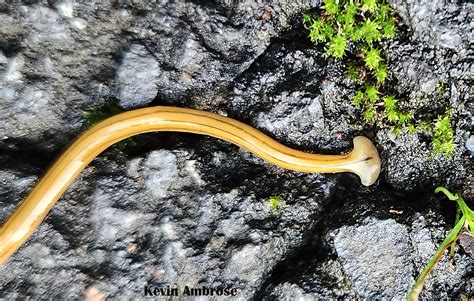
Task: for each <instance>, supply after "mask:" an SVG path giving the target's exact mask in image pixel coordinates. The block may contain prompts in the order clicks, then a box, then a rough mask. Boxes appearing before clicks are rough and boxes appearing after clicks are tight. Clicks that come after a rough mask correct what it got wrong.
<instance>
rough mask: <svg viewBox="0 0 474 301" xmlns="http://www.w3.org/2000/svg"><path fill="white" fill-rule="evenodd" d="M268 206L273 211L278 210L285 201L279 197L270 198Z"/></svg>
mask: <svg viewBox="0 0 474 301" xmlns="http://www.w3.org/2000/svg"><path fill="white" fill-rule="evenodd" d="M268 204H269V205H270V208H272V209H273V210H278V209H280V207H281V205H282V204H283V200H282V199H281V198H280V197H279V196H276V195H274V196H271V197H269V198H268Z"/></svg>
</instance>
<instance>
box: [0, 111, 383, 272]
mask: <svg viewBox="0 0 474 301" xmlns="http://www.w3.org/2000/svg"><path fill="white" fill-rule="evenodd" d="M155 131H167V132H187V133H195V134H201V135H209V136H212V137H216V138H220V139H223V140H226V141H229V142H231V143H233V144H236V145H238V146H240V147H242V148H245V149H247V150H249V151H250V152H252V153H254V154H255V155H257V156H259V157H260V158H262V159H264V160H266V161H268V162H269V163H271V164H274V165H277V166H279V167H283V168H286V169H290V170H295V171H301V172H320V173H338V172H352V173H355V174H357V175H358V176H359V177H360V180H361V182H362V184H363V185H366V186H369V185H372V184H373V183H374V182H375V181H376V180H377V178H378V176H379V173H380V158H379V154H378V152H377V149H376V148H375V146H374V145H373V144H372V142H371V141H370V140H369V139H367V138H366V137H362V136H358V137H355V138H354V149H353V150H352V151H351V152H349V153H347V154H343V155H317V154H310V153H305V152H302V151H298V150H295V149H292V148H289V147H286V146H284V145H283V144H280V143H278V142H277V141H275V140H273V139H272V138H270V137H268V136H266V135H265V134H263V133H262V132H260V131H258V130H257V129H255V128H253V127H251V126H248V125H246V124H244V123H241V122H239V121H236V120H234V119H231V118H228V117H223V116H220V115H217V114H213V113H209V112H204V111H199V110H193V109H183V108H175V107H160V106H158V107H150V108H144V109H138V110H134V111H129V112H125V113H122V114H119V115H116V116H114V117H111V118H108V119H106V120H104V121H102V122H100V123H98V124H97V125H95V126H93V127H91V128H90V129H89V130H87V131H86V132H85V133H83V134H82V135H81V136H80V137H79V138H78V139H77V140H76V141H75V142H74V143H73V144H72V145H71V146H69V148H67V149H66V151H65V152H64V153H63V154H62V155H61V156H60V157H59V159H58V160H57V161H56V162H55V163H54V165H53V166H52V167H51V168H50V169H49V171H48V172H47V173H46V174H45V175H44V177H43V178H42V179H41V180H40V181H39V182H38V184H37V185H36V187H34V188H33V189H32V190H31V192H30V193H29V194H28V196H27V197H26V199H25V200H24V201H23V202H22V203H21V205H20V206H19V207H18V208H17V209H16V211H15V212H14V213H13V214H12V215H11V217H10V218H9V219H8V220H7V221H6V223H5V224H4V225H3V226H2V228H1V229H0V264H1V263H4V262H5V261H6V260H7V259H8V258H9V257H10V256H11V255H12V254H13V253H14V252H15V251H16V250H18V249H19V248H20V246H21V245H22V244H23V243H24V242H25V241H26V240H27V239H28V238H29V237H30V236H31V234H32V233H33V232H34V231H35V230H36V229H37V228H38V226H39V225H40V224H41V222H42V221H43V220H44V219H45V218H46V215H47V214H48V212H49V211H50V210H51V208H52V207H53V205H54V204H55V203H56V201H57V200H58V199H59V198H60V197H61V195H62V194H63V193H64V191H65V190H66V189H67V187H68V186H69V185H70V184H71V183H72V182H73V181H74V180H75V179H76V177H77V176H78V175H79V173H80V172H81V171H82V170H83V169H84V168H85V167H86V166H87V165H88V164H89V163H90V162H91V161H92V160H93V159H94V158H95V157H97V156H98V155H99V154H100V153H101V152H102V151H104V150H105V149H107V148H108V147H109V146H111V145H112V144H114V143H116V142H118V141H121V140H124V139H126V138H128V137H131V136H134V135H137V134H141V133H146V132H155Z"/></svg>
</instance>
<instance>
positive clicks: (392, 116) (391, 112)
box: [385, 110, 399, 122]
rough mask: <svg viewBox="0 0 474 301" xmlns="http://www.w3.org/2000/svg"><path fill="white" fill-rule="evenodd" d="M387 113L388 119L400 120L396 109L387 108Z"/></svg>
mask: <svg viewBox="0 0 474 301" xmlns="http://www.w3.org/2000/svg"><path fill="white" fill-rule="evenodd" d="M385 114H386V116H387V119H388V121H390V122H396V121H398V118H399V113H398V112H397V111H396V110H387V111H386V112H385Z"/></svg>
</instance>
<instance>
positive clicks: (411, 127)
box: [408, 124, 416, 135]
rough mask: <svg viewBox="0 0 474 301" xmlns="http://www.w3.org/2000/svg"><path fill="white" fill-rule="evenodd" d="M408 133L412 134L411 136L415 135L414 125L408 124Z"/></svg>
mask: <svg viewBox="0 0 474 301" xmlns="http://www.w3.org/2000/svg"><path fill="white" fill-rule="evenodd" d="M408 133H409V134H412V135H413V134H415V133H416V127H415V125H414V124H409V125H408Z"/></svg>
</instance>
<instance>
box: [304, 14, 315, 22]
mask: <svg viewBox="0 0 474 301" xmlns="http://www.w3.org/2000/svg"><path fill="white" fill-rule="evenodd" d="M312 21H313V16H312V15H311V14H308V13H306V14H303V23H304V24H311V23H312Z"/></svg>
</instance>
